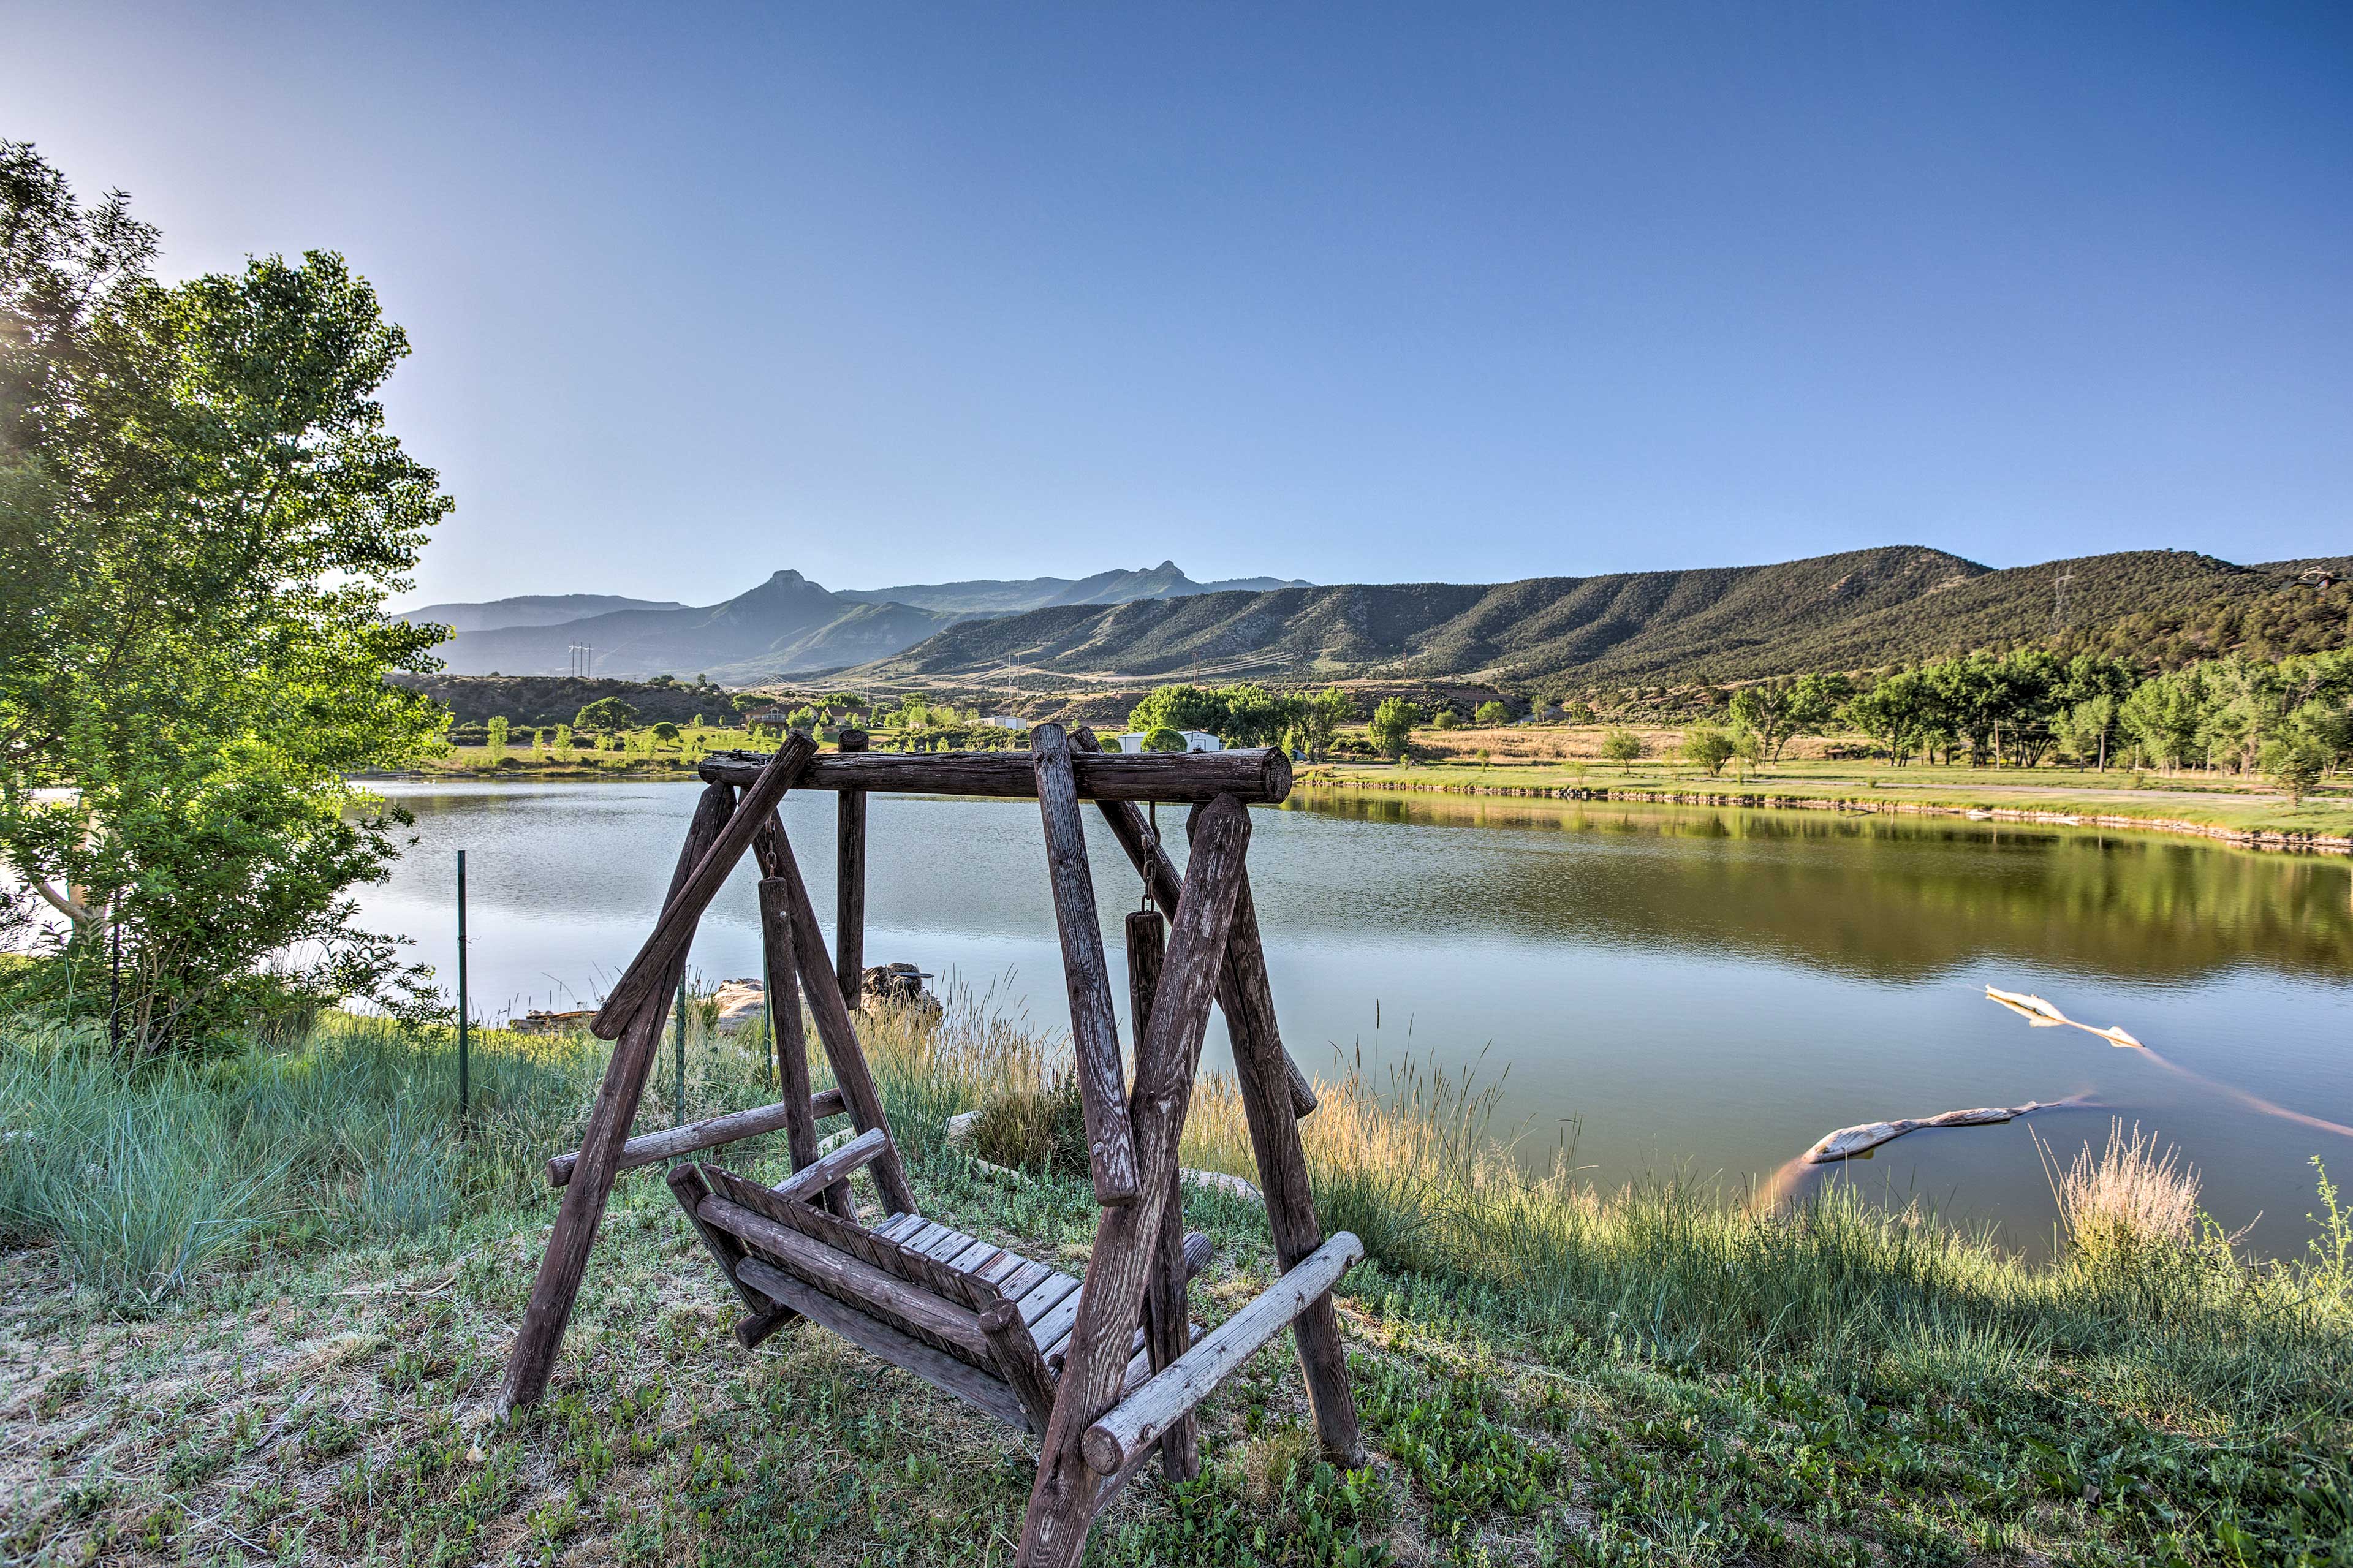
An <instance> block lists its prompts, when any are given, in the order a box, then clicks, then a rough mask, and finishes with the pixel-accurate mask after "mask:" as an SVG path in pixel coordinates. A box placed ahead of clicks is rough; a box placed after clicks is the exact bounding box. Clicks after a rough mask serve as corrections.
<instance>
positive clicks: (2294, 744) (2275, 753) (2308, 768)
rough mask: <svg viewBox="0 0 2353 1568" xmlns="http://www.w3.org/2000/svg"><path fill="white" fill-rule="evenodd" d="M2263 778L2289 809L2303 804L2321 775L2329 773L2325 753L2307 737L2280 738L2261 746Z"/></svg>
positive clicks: (2326, 754)
mask: <svg viewBox="0 0 2353 1568" xmlns="http://www.w3.org/2000/svg"><path fill="white" fill-rule="evenodd" d="M2262 766H2263V776H2264V777H2265V778H2267V779H2269V780H2271V781H2272V783H2273V784H2276V785H2277V786H2278V787H2279V788H2280V789H2281V790H2282V791H2283V792H2284V793H2285V795H2287V798H2288V804H2289V805H2290V806H2291V807H2294V806H2300V805H2303V804H2304V797H2305V796H2306V795H2307V794H2309V793H2310V792H2311V790H2312V786H2313V785H2315V784H2318V783H2319V782H2320V775H2321V774H2323V773H2326V772H2327V771H2328V753H2327V751H2326V750H2325V749H2323V748H2322V747H2321V746H2320V745H2319V744H2318V743H2317V742H2315V741H2313V740H2311V739H2310V738H2309V737H2306V736H2303V735H2297V736H2294V737H2292V738H2291V737H2285V736H2283V737H2279V738H2277V739H2274V740H2270V741H2266V742H2263V761H2262Z"/></svg>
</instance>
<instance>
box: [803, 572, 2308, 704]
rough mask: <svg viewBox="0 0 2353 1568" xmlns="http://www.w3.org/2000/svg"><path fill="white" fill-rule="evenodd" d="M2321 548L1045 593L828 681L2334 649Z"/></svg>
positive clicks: (1336, 674) (1633, 674)
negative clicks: (1145, 595) (2240, 631)
mask: <svg viewBox="0 0 2353 1568" xmlns="http://www.w3.org/2000/svg"><path fill="white" fill-rule="evenodd" d="M2328 560H2329V558H2315V559H2313V560H2306V561H2298V562H2280V563H2259V564H2256V565H2252V566H2242V565H2238V564H2235V563H2231V562H2227V561H2222V560H2220V559H2219V558H2216V557H2213V556H2209V555H2201V554H2199V553H2196V552H2188V551H2129V552H2116V553H2113V554H2108V555H2100V556H2084V557H2077V558H2074V559H2072V560H2064V561H2054V562H2042V563H2036V564H2033V565H2030V566H2020V567H2009V568H2001V569H1996V568H1992V567H1988V566H1985V565H1983V564H1981V563H1977V562H1973V561H1969V560H1967V559H1965V558H1963V557H1961V556H1958V555H1955V554H1952V553H1950V552H1946V551H1942V550H1936V549H1933V548H1931V547H1928V546H1925V545H1888V546H1881V547H1877V548H1874V549H1870V550H1861V551H1846V552H1838V553H1835V554H1831V555H1821V556H1812V557H1808V558H1805V559H1802V560H1799V561H1790V562H1779V563H1768V564H1764V565H1755V566H1736V567H1700V568H1690V569H1683V570H1678V571H1668V572H1637V573H1613V574H1605V575H1601V576H1596V577H1535V578H1525V579H1521V580H1519V581H1516V582H1512V583H1502V584H1442V583H1425V584H1337V585H1333V586H1328V587H1318V588H1310V589H1281V590H1275V591H1272V592H1270V593H1265V594H1215V595H1195V596H1190V597H1187V598H1183V599H1176V600H1157V601H1155V600H1145V601H1136V602H1132V603H1129V604H1124V605H1113V606H1108V607H1087V606H1053V607H1048V608H1044V609H1039V610H1035V611H1030V612H1028V613H1026V614H1022V615H1018V616H1001V617H997V618H993V619H990V620H987V621H973V622H966V623H964V624H961V625H958V626H951V627H947V628H944V629H943V630H942V631H941V632H940V633H939V634H938V635H936V636H934V637H932V638H930V639H929V640H927V641H925V642H923V643H921V644H918V645H916V646H915V647H912V648H909V649H907V650H906V651H905V652H903V653H901V654H898V655H894V656H892V658H886V659H882V660H879V661H877V662H875V663H874V664H872V665H870V666H867V667H863V668H855V669H850V670H847V671H844V672H842V674H841V679H843V680H844V681H846V682H851V683H857V684H883V683H888V682H892V681H943V680H963V681H967V682H969V681H977V680H986V679H997V680H1005V681H1009V682H1017V683H1020V684H1029V685H1034V686H1039V687H1044V686H1049V685H1051V684H1054V683H1057V682H1077V681H1095V682H1102V681H1130V682H1149V681H1155V680H1167V679H1272V680H1286V679H1288V680H1313V679H1338V678H1354V677H1396V678H1409V679H1440V678H1449V679H1482V680H1488V681H1499V682H1506V683H1515V684H1526V683H1531V682H1559V681H1562V680H1619V681H1646V682H1655V681H1667V680H1691V679H1707V680H1742V679H1760V678H1764V677H1768V676H1778V675H1786V674H1790V673H1794V672H1797V671H1800V670H1808V669H1862V668H1880V667H1883V666H1886V665H1890V664H1894V663H1900V662H1905V661H1908V660H1912V659H1917V658H1933V657H1936V656H1939V655H1942V654H1946V653H1950V652H1957V651H1964V650H1966V649H1968V648H1970V647H1995V646H2008V645H2012V644H2016V643H2020V642H2026V641H2034V640H2061V641H2063V640H2066V639H2068V638H2070V637H2072V638H2074V639H2075V640H2077V641H2079V642H2082V641H2084V640H2085V639H2091V640H2094V641H2097V640H2098V639H2100V638H2105V639H2106V642H2105V643H2103V644H2102V646H2109V645H2114V646H2115V647H2116V651H2120V652H2127V653H2131V652H2135V651H2137V650H2139V649H2141V648H2142V646H2143V645H2144V644H2147V639H2148V638H2149V637H2169V638H2171V639H2172V644H2173V645H2180V646H2185V647H2187V646H2194V645H2196V644H2197V643H2199V642H2200V639H2204V640H2209V641H2211V640H2213V639H2214V638H2216V637H2227V636H2229V635H2231V634H2230V633H2228V632H2226V631H2224V630H2221V629H2220V628H2222V627H2224V626H2226V625H2228V626H2236V625H2238V624H2239V622H2240V621H2242V620H2243V619H2244V617H2245V616H2247V615H2249V614H2254V615H2256V616H2257V619H2258V621H2259V622H2260V621H2263V616H2269V617H2270V621H2269V622H2263V624H2270V623H2271V622H2277V623H2279V624H2281V625H2284V626H2287V627H2288V628H2289V634H2288V635H2293V636H2295V637H2305V638H2306V639H2307V640H2309V639H2310V638H2313V637H2318V638H2320V639H2321V640H2323V641H2328V640H2329V639H2331V638H2334V639H2336V640H2335V642H2334V643H2331V646H2338V645H2341V643H2342V642H2343V641H2345V640H2347V638H2348V637H2353V630H2348V627H2346V626H2342V625H2338V624H2337V621H2336V620H2332V619H2331V617H2332V616H2337V611H2336V610H2335V609H2333V608H2331V609H2327V610H2326V611H2324V612H2323V613H2321V614H2319V616H2318V617H2317V620H2315V618H2314V616H2312V615H2311V614H2308V613H2307V612H2308V611H2310V610H2311V609H2312V607H2313V606H2314V605H2318V604H2320V601H2318V600H2317V599H2316V598H2314V596H2313V595H2315V594H2316V593H2318V592H2322V591H2324V590H2319V589H2316V588H2312V587H2309V586H2306V585H2300V584H2299V574H2302V575H2303V576H2305V577H2306V578H2308V577H2309V575H2310V572H2309V569H2310V568H2312V567H2314V566H2316V565H2323V566H2325V565H2327V563H2328ZM2062 577H2064V578H2066V579H2068V581H2067V582H2066V583H2065V584H2061V582H2060V581H2059V580H2060V579H2061V578H2062ZM2062 587H2064V589H2065V594H2064V596H2063V597H2062V595H2061V592H2060V591H2061V589H2062ZM2339 593H2340V596H2341V590H2340V591H2339ZM2233 616H2237V617H2239V620H2233V619H2232V617H2233ZM2338 619H2340V620H2341V619H2342V617H2338ZM2332 628H2333V629H2332ZM2148 646H2149V647H2154V646H2155V645H2154V644H2149V645H2148ZM2168 646H2170V645H2168ZM2152 656H2153V655H2152Z"/></svg>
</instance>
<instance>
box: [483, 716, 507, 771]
mask: <svg viewBox="0 0 2353 1568" xmlns="http://www.w3.org/2000/svg"><path fill="white" fill-rule="evenodd" d="M483 728H484V730H485V731H487V734H486V736H485V743H486V747H487V749H488V750H489V752H490V754H491V766H493V767H495V766H497V765H498V764H499V763H502V762H504V761H506V756H507V721H506V716H505V715H504V714H493V715H492V716H491V721H490V723H488V724H487V725H485V726H483Z"/></svg>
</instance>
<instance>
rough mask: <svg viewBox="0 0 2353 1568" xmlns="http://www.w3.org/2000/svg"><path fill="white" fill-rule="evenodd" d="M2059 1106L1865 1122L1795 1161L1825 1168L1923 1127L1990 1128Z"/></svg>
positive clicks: (1830, 1136) (2031, 1103)
mask: <svg viewBox="0 0 2353 1568" xmlns="http://www.w3.org/2000/svg"><path fill="white" fill-rule="evenodd" d="M2063 1103H2065V1102H2064V1101H2063V1100H2028V1101H2027V1102H2026V1103H2025V1104H2024V1105H2010V1106H1987V1107H1982V1108H1980V1109H1978V1110H1947V1111H1946V1112H1945V1113H1944V1114H1943V1115H1942V1116H1921V1117H1908V1118H1906V1119H1905V1120H1904V1121H1865V1122H1862V1123H1861V1124H1860V1125H1858V1126H1854V1127H1841V1128H1840V1129H1839V1130H1838V1131H1835V1132H1829V1133H1825V1134H1823V1136H1822V1138H1821V1141H1820V1142H1818V1143H1816V1144H1815V1145H1814V1146H1813V1147H1812V1148H1810V1149H1809V1150H1807V1151H1806V1152H1804V1153H1803V1154H1800V1155H1799V1156H1798V1157H1799V1159H1800V1160H1803V1161H1804V1162H1805V1163H1808V1164H1810V1165H1827V1164H1831V1163H1833V1162H1835V1161H1839V1160H1846V1159H1852V1157H1853V1156H1855V1155H1857V1154H1860V1153H1862V1152H1865V1151H1867V1150H1871V1149H1876V1148H1878V1147H1879V1146H1880V1145H1881V1144H1882V1143H1888V1142H1894V1140H1896V1139H1898V1138H1901V1137H1903V1136H1904V1134H1905V1133H1906V1132H1917V1131H1920V1129H1922V1128H1923V1127H1991V1126H1995V1125H1997V1124H1999V1123H2000V1122H2004V1121H2010V1120H2011V1119H2013V1118H2015V1117H2020V1116H2023V1115H2025V1114H2026V1113H2027V1112H2028V1111H2030V1110H2050V1109H2051V1108H2052V1106H2054V1105H2060V1104H2063Z"/></svg>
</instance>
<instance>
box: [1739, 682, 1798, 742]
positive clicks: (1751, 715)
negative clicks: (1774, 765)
mask: <svg viewBox="0 0 2353 1568" xmlns="http://www.w3.org/2000/svg"><path fill="white" fill-rule="evenodd" d="M1795 691H1796V688H1795V687H1794V686H1784V685H1781V684H1779V683H1778V682H1768V683H1766V684H1763V685H1757V686H1744V687H1742V688H1741V689H1739V690H1737V691H1736V692H1734V693H1733V694H1732V701H1731V703H1730V705H1729V708H1728V710H1727V715H1728V717H1729V718H1730V719H1731V720H1732V723H1733V727H1734V728H1736V729H1738V730H1744V731H1747V732H1748V733H1750V734H1752V735H1755V736H1756V737H1757V743H1758V744H1759V745H1760V746H1762V747H1763V748H1764V749H1765V751H1766V752H1767V753H1768V754H1770V755H1772V756H1776V757H1778V756H1779V755H1780V754H1781V747H1782V745H1783V743H1784V742H1787V741H1788V738H1789V731H1790V727H1791V718H1790V712H1789V709H1790V700H1791V698H1792V697H1793V695H1794V694H1795Z"/></svg>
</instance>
